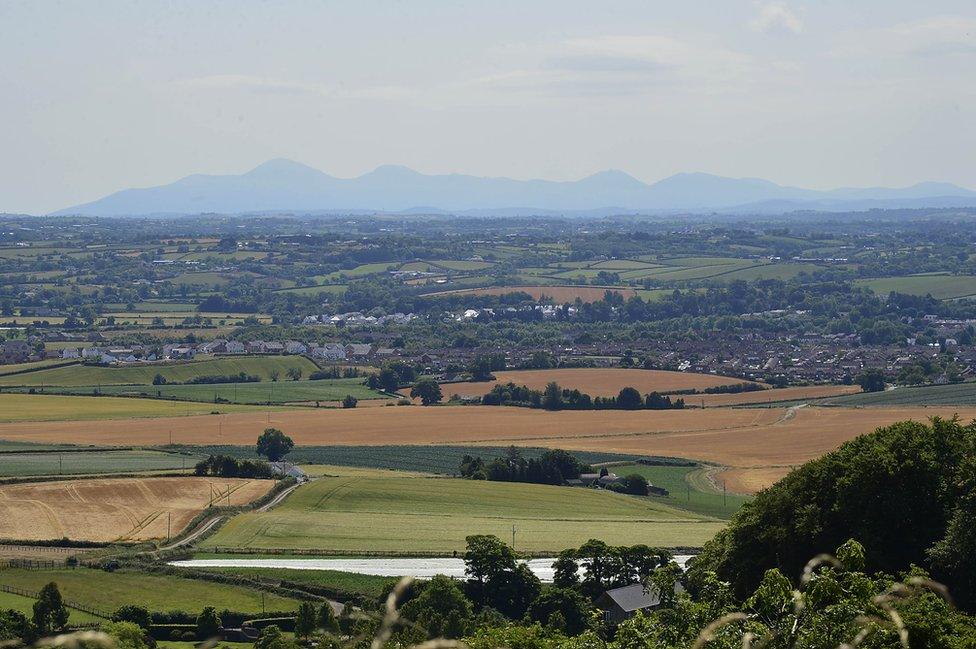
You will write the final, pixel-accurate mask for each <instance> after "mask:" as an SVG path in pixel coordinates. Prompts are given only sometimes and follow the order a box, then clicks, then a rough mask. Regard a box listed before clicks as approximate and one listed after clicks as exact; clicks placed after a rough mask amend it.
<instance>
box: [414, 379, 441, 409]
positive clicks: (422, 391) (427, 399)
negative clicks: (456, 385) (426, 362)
mask: <svg viewBox="0 0 976 649" xmlns="http://www.w3.org/2000/svg"><path fill="white" fill-rule="evenodd" d="M418 397H420V402H421V403H423V404H424V405H425V406H429V405H431V404H432V403H438V402H439V401H440V400H441V399H443V398H444V395H443V394H441V386H440V385H438V383H437V381H435V380H434V379H420V380H419V381H417V382H416V383H414V385H413V387H412V388H410V398H412V399H416V398H418Z"/></svg>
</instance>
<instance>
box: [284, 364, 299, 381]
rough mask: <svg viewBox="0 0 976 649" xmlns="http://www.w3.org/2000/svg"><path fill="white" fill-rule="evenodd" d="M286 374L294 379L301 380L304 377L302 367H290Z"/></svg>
mask: <svg viewBox="0 0 976 649" xmlns="http://www.w3.org/2000/svg"><path fill="white" fill-rule="evenodd" d="M285 375H286V376H287V377H288V378H289V379H291V380H292V381H300V380H301V379H302V368H300V367H289V368H288V371H287V372H285Z"/></svg>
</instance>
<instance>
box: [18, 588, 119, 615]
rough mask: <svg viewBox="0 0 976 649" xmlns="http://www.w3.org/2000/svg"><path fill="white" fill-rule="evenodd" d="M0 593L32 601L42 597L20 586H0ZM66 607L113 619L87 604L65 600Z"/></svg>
mask: <svg viewBox="0 0 976 649" xmlns="http://www.w3.org/2000/svg"><path fill="white" fill-rule="evenodd" d="M0 591H2V592H4V593H11V594H13V595H20V596H21V597H29V598H30V599H37V598H38V597H39V596H40V593H38V592H37V591H33V590H27V589H26V588H20V587H18V586H7V585H6V584H0ZM64 605H65V606H67V607H68V608H73V609H75V610H77V611H82V612H83V613H88V614H89V615H94V616H95V617H100V618H103V619H105V620H110V619H112V614H111V613H106V612H105V611H103V610H101V609H98V608H95V607H94V606H88V605H87V604H82V603H81V602H75V601H73V600H70V599H65V600H64Z"/></svg>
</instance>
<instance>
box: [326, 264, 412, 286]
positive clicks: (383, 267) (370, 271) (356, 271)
mask: <svg viewBox="0 0 976 649" xmlns="http://www.w3.org/2000/svg"><path fill="white" fill-rule="evenodd" d="M399 265H400V264H398V263H397V262H395V261H384V262H378V263H373V264H361V265H359V266H356V267H355V268H349V269H346V270H337V271H336V272H334V273H329V274H328V275H316V276H315V277H313V278H312V279H314V280H316V281H318V282H334V281H335V280H337V279H340V278H342V277H350V278H359V277H367V276H369V275H376V274H379V273H385V272H387V271H389V270H395V269H396V268H397V267H398V266H399Z"/></svg>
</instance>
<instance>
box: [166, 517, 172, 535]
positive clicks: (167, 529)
mask: <svg viewBox="0 0 976 649" xmlns="http://www.w3.org/2000/svg"><path fill="white" fill-rule="evenodd" d="M172 522H173V512H166V540H167V541H169V539H170V525H171V524H172Z"/></svg>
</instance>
